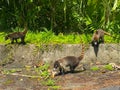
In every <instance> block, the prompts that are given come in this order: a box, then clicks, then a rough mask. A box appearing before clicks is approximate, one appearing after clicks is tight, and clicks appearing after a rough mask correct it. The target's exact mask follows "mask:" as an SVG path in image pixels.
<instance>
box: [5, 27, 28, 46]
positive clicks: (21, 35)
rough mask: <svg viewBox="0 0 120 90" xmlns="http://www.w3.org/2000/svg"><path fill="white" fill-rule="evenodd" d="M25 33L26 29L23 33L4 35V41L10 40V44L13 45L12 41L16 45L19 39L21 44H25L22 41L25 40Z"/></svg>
mask: <svg viewBox="0 0 120 90" xmlns="http://www.w3.org/2000/svg"><path fill="white" fill-rule="evenodd" d="M26 33H27V28H25V29H24V31H23V32H14V33H10V34H8V35H6V36H5V40H8V39H10V40H11V44H13V43H14V40H15V41H16V43H17V39H19V38H20V39H21V43H22V44H25V41H24V39H25V36H26Z"/></svg>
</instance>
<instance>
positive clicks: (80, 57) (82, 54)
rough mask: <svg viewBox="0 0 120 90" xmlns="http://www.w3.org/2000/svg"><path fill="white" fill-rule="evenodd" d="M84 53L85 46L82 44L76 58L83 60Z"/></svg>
mask: <svg viewBox="0 0 120 90" xmlns="http://www.w3.org/2000/svg"><path fill="white" fill-rule="evenodd" d="M84 53H85V45H84V44H82V51H81V54H80V56H79V57H78V58H79V60H82V59H83V58H84Z"/></svg>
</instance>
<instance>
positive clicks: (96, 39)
mask: <svg viewBox="0 0 120 90" xmlns="http://www.w3.org/2000/svg"><path fill="white" fill-rule="evenodd" d="M104 35H109V36H111V35H110V34H109V33H107V32H105V31H103V30H102V29H98V30H96V31H95V32H94V34H93V36H92V42H91V44H92V46H99V44H100V43H104Z"/></svg>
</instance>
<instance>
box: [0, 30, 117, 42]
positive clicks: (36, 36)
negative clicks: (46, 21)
mask: <svg viewBox="0 0 120 90" xmlns="http://www.w3.org/2000/svg"><path fill="white" fill-rule="evenodd" d="M6 34H7V33H5V32H0V43H3V44H6V43H10V40H7V41H5V40H4V37H5V35H6ZM91 37H92V35H85V34H82V35H78V34H74V33H72V34H68V35H63V34H62V33H60V34H59V35H55V34H54V33H53V32H52V31H43V32H36V33H35V32H31V31H28V33H27V35H26V39H25V40H26V42H27V43H34V44H68V43H69V44H78V43H80V42H81V38H82V40H83V42H84V43H90V41H91ZM105 42H106V43H117V40H114V39H113V38H112V37H110V36H105Z"/></svg>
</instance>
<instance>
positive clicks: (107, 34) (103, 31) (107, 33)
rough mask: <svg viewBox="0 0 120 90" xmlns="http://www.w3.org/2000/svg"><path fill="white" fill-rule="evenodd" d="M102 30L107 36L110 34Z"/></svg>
mask: <svg viewBox="0 0 120 90" xmlns="http://www.w3.org/2000/svg"><path fill="white" fill-rule="evenodd" d="M103 32H104V34H106V35H108V36H112V35H111V34H110V33H108V32H105V31H103Z"/></svg>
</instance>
